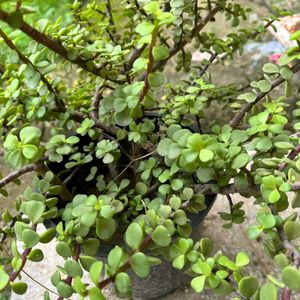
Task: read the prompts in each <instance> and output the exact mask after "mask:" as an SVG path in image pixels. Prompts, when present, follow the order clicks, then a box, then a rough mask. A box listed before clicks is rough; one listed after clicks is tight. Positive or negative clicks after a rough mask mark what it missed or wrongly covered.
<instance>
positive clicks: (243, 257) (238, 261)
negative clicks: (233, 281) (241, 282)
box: [235, 252, 250, 267]
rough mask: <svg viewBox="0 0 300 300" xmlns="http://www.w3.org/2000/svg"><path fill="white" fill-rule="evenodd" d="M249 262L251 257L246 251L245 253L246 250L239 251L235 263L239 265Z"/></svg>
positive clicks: (245, 264)
mask: <svg viewBox="0 0 300 300" xmlns="http://www.w3.org/2000/svg"><path fill="white" fill-rule="evenodd" d="M249 262H250V259H249V257H248V255H247V254H246V253H244V252H239V253H238V255H237V257H236V260H235V264H236V265H237V266H238V267H243V266H247V265H248V264H249Z"/></svg>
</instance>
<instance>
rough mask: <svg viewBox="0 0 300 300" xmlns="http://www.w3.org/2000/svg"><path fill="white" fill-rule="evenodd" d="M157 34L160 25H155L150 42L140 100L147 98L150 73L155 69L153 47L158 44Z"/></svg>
mask: <svg viewBox="0 0 300 300" xmlns="http://www.w3.org/2000/svg"><path fill="white" fill-rule="evenodd" d="M157 34H158V26H155V28H154V30H153V32H152V38H151V43H150V47H149V55H148V60H149V62H148V65H147V71H146V74H145V78H144V88H143V90H142V92H141V94H140V98H139V99H140V101H143V99H144V98H145V96H146V95H147V93H148V91H149V88H150V85H149V75H150V74H151V73H152V70H153V63H154V58H153V53H152V51H153V48H154V47H155V45H156V39H157Z"/></svg>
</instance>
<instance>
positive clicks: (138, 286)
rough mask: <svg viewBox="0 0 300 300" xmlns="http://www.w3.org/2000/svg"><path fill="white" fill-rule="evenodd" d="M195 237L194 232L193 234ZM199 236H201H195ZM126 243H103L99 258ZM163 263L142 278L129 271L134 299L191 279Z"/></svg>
mask: <svg viewBox="0 0 300 300" xmlns="http://www.w3.org/2000/svg"><path fill="white" fill-rule="evenodd" d="M215 200H216V195H208V196H206V198H205V204H206V209H205V210H203V211H201V212H199V213H198V214H195V213H189V214H188V217H189V219H190V220H191V226H192V227H193V228H194V229H195V228H196V227H197V226H199V225H200V224H201V223H202V222H203V220H204V219H205V217H206V215H207V214H208V213H209V211H210V210H211V208H212V206H213V204H214V202H215ZM44 224H45V226H46V228H50V227H54V226H56V224H55V223H54V222H53V221H49V220H48V221H45V222H44ZM192 237H193V234H192ZM195 238H199V237H195ZM116 244H118V245H121V246H122V245H125V244H124V241H123V240H121V239H120V240H118V241H116V243H112V242H111V243H107V244H101V246H100V249H99V251H98V253H97V255H96V257H97V258H99V260H102V261H106V260H107V255H108V253H109V251H110V250H111V249H113V248H114V247H115V245H116ZM160 259H161V261H162V262H161V264H159V265H157V266H154V267H152V268H151V271H150V275H149V276H148V277H147V278H145V279H141V278H138V277H137V276H136V275H135V274H134V273H133V272H132V271H129V275H130V277H131V279H132V289H133V298H132V299H134V300H150V299H159V298H161V297H163V296H165V295H167V294H169V293H172V292H174V291H175V290H176V289H178V288H180V287H182V286H183V285H184V284H185V283H187V281H188V280H189V276H188V275H186V274H184V273H183V272H182V271H181V270H176V269H174V268H173V267H172V264H171V263H170V262H168V261H167V260H165V259H164V258H163V257H160Z"/></svg>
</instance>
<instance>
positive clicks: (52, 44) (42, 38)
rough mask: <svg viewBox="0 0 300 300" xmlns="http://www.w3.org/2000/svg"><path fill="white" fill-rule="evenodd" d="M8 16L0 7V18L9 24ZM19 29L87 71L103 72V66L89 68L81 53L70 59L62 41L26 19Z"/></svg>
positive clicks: (96, 73) (97, 73)
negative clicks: (40, 29)
mask: <svg viewBox="0 0 300 300" xmlns="http://www.w3.org/2000/svg"><path fill="white" fill-rule="evenodd" d="M8 17H9V14H8V13H7V12H6V11H3V10H1V9H0V20H2V21H3V22H5V23H7V24H8V25H9V22H8ZM19 29H20V30H21V31H22V32H23V33H25V34H26V35H28V36H29V37H30V38H32V39H33V40H35V41H36V42H38V43H39V44H42V45H44V46H45V47H46V48H48V49H50V50H52V51H53V52H55V53H57V54H58V55H60V56H62V57H63V58H65V59H66V60H68V61H70V62H72V63H74V64H76V65H78V66H79V67H81V68H82V69H84V70H85V71H87V72H89V73H92V74H94V75H97V76H99V75H101V74H100V73H101V70H102V68H100V69H97V68H93V69H91V68H89V67H88V65H87V64H86V61H85V60H84V59H82V58H81V56H80V55H78V56H77V57H76V58H75V59H74V60H72V59H70V58H69V51H68V49H66V48H65V47H64V46H63V45H62V44H61V43H60V42H58V41H56V40H54V39H52V38H51V37H50V36H48V35H46V34H44V33H42V32H40V31H38V30H36V29H35V28H33V27H32V26H30V25H29V24H28V23H26V22H25V21H22V22H21V25H20V27H19Z"/></svg>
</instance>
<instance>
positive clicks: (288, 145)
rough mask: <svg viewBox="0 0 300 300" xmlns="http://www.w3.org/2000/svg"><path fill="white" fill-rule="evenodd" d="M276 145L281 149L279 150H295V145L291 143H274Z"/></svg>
mask: <svg viewBox="0 0 300 300" xmlns="http://www.w3.org/2000/svg"><path fill="white" fill-rule="evenodd" d="M274 145H275V146H276V147H277V148H279V149H287V150H290V149H293V148H294V145H293V144H292V143H289V142H277V143H274Z"/></svg>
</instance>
